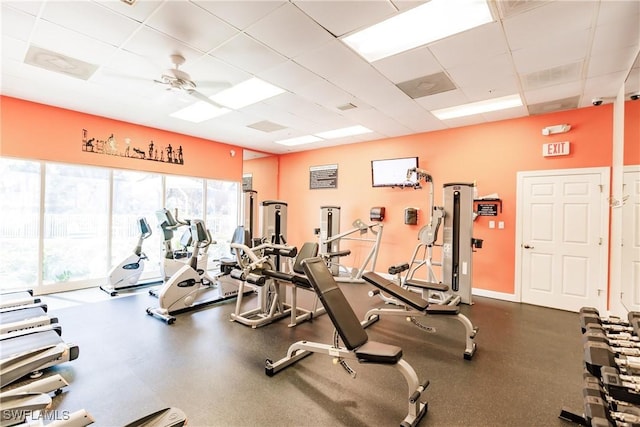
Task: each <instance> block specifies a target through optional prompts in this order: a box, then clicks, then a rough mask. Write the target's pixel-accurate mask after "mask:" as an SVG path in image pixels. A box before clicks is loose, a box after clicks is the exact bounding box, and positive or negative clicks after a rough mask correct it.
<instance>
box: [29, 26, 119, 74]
mask: <svg viewBox="0 0 640 427" xmlns="http://www.w3.org/2000/svg"><path fill="white" fill-rule="evenodd" d="M31 44H33V45H36V46H38V47H42V48H45V49H49V50H51V51H53V52H57V53H61V54H63V55H67V56H70V57H72V58H75V59H79V60H81V61H85V62H89V63H91V64H101V63H103V62H104V61H105V60H107V59H108V58H109V57H110V56H111V55H113V53H114V52H115V51H116V48H115V47H114V46H112V45H109V44H107V43H103V42H101V41H98V40H96V39H93V38H90V37H88V36H85V35H82V34H80V33H77V32H75V31H72V30H70V29H67V28H63V27H61V26H59V25H55V24H52V23H50V22H47V21H42V20H41V21H40V22H38V24H37V25H36V28H35V30H34V32H33V35H32V38H31Z"/></svg>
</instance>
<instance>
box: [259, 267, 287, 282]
mask: <svg viewBox="0 0 640 427" xmlns="http://www.w3.org/2000/svg"><path fill="white" fill-rule="evenodd" d="M262 274H264V275H265V276H267V277H271V278H273V279H276V280H283V281H285V282H293V276H294V275H293V274H290V273H283V272H282V271H276V270H263V271H262Z"/></svg>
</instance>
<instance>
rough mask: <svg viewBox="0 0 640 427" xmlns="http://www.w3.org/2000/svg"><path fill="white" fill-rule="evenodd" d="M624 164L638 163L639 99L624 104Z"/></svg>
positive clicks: (639, 136)
mask: <svg viewBox="0 0 640 427" xmlns="http://www.w3.org/2000/svg"><path fill="white" fill-rule="evenodd" d="M624 164H625V165H640V101H627V102H625V105H624Z"/></svg>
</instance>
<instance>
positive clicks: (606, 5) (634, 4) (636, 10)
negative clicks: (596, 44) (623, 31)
mask: <svg viewBox="0 0 640 427" xmlns="http://www.w3.org/2000/svg"><path fill="white" fill-rule="evenodd" d="M639 15H640V2H638V1H610V0H605V1H601V2H600V4H599V9H598V21H597V24H596V25H598V26H600V25H611V24H623V25H620V26H622V27H625V26H626V25H624V24H626V23H628V22H631V21H633V20H635V22H636V25H637V23H638V18H639V17H640V16H639ZM628 28H629V29H632V28H633V27H628ZM636 28H637V26H636Z"/></svg>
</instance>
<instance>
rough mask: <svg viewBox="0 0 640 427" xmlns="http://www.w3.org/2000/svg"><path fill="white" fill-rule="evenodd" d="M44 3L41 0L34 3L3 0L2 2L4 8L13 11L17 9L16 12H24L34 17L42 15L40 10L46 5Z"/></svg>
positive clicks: (35, 0)
mask: <svg viewBox="0 0 640 427" xmlns="http://www.w3.org/2000/svg"><path fill="white" fill-rule="evenodd" d="M44 3H45V2H44V1H40V0H33V1H24V0H17V1H10V0H3V1H2V6H3V7H4V6H6V7H9V8H12V9H16V10H20V11H22V12H25V13H28V14H29V15H32V16H37V15H38V14H39V13H40V9H41V8H42V5H43V4H44Z"/></svg>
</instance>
